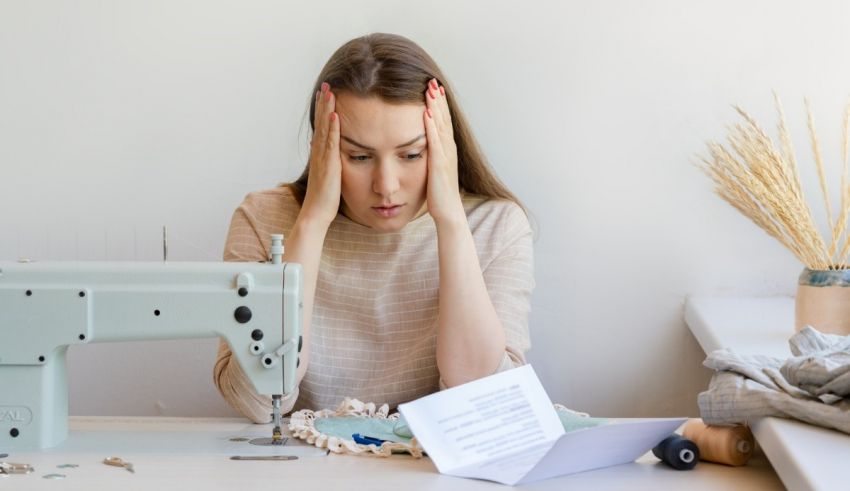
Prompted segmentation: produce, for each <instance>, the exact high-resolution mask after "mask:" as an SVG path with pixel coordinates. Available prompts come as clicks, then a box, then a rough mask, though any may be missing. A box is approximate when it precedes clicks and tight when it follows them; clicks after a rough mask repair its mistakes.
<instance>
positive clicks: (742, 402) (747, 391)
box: [698, 326, 850, 433]
mask: <svg viewBox="0 0 850 491" xmlns="http://www.w3.org/2000/svg"><path fill="white" fill-rule="evenodd" d="M789 344H790V346H791V352H792V354H794V355H796V356H794V357H792V358H789V359H787V360H783V359H780V358H774V357H770V356H760V355H741V354H738V353H735V352H733V351H732V350H729V349H721V350H716V351H714V352H713V353H711V354H710V355H709V356H708V358H706V360H705V362H704V363H703V364H704V365H705V366H706V367H708V368H711V369H714V370H716V371H717V372H716V373H715V374H714V376H713V377H712V379H711V383H710V384H709V388H708V390H707V391H705V392H703V393H701V394H699V397H698V403H699V408H700V414H701V416H702V418H703V420H704V421H705V422H706V423H708V424H740V423H748V422H749V421H750V420H752V419H754V418H760V417H764V416H778V417H785V418H794V419H799V420H801V421H805V422H807V423H811V424H815V425H818V426H824V427H827V428H834V429H837V430H839V431H843V432H845V433H850V399H848V398H847V396H848V393H849V392H850V336H836V335H830V334H822V333H820V332H818V331H817V330H815V329H813V328H812V327H810V326H806V327H805V328H804V329H802V330H801V331H800V332H798V333H797V334H795V335H794V336H792V337H791V339H790V340H789Z"/></svg>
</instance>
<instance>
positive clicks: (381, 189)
mask: <svg viewBox="0 0 850 491" xmlns="http://www.w3.org/2000/svg"><path fill="white" fill-rule="evenodd" d="M398 188H399V180H398V175H397V174H396V171H395V169H393V168H392V165H389V164H386V163H381V164H379V165H377V166H375V173H374V175H373V176H372V190H373V191H374V192H376V193H377V194H380V195H381V196H385V197H389V196H392V195H393V194H394V193H395V192H396V191H398Z"/></svg>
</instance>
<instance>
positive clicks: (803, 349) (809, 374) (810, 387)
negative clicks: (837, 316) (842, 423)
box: [780, 326, 850, 404]
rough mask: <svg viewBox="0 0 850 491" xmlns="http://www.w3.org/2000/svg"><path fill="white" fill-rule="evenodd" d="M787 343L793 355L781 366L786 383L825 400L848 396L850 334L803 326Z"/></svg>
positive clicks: (830, 402) (836, 400)
mask: <svg viewBox="0 0 850 491" xmlns="http://www.w3.org/2000/svg"><path fill="white" fill-rule="evenodd" d="M790 344H791V352H792V353H794V355H796V356H795V357H794V358H791V359H789V360H788V361H786V362H785V364H784V365H782V368H781V369H780V372H781V373H782V375H783V376H784V377H785V379H786V380H788V383H790V384H791V385H794V386H796V387H799V388H801V389H803V390H805V391H806V392H808V393H810V394H812V395H813V396H815V397H817V398H819V399H820V400H822V401H823V402H825V403H827V404H833V403H835V402H838V401H840V400H841V399H842V398H845V397H847V396H850V336H836V335H835V334H823V333H820V332H818V331H816V330H815V329H813V328H812V327H811V326H806V327H805V328H803V330H801V331H800V332H799V333H797V334H795V335H794V336H793V337H792V338H791V340H790Z"/></svg>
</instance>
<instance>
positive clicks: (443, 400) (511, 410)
mask: <svg viewBox="0 0 850 491" xmlns="http://www.w3.org/2000/svg"><path fill="white" fill-rule="evenodd" d="M399 411H401V413H402V414H403V415H404V417H405V419H406V420H407V423H408V424H409V425H410V429H411V430H412V431H413V434H414V435H416V438H417V439H418V440H419V442H420V443H421V444H422V446H423V447H424V448H425V450H426V451H427V452H428V455H429V456H430V457H431V460H433V461H434V464H435V465H436V466H437V468H438V469H439V470H440V472H442V473H444V474H451V475H457V476H463V477H475V478H481V479H489V480H494V481H498V482H509V481H513V482H516V481H518V480H519V479H520V478H522V477H523V476H525V475H526V474H527V473H528V471H530V470H531V469H532V468H533V467H534V466H535V465H537V463H538V462H539V460H540V459H541V458H542V457H543V456H544V455H545V454H546V452H547V451H548V450H549V449H550V448H551V447H552V445H554V443H555V441H557V439H558V437H560V436H561V435H563V434H564V427H563V425H562V424H561V420H560V419H559V418H558V415H557V413H556V412H555V410H554V409H553V408H552V402H551V401H550V400H549V397H548V396H547V395H546V391H545V390H544V389H543V386H542V385H541V384H540V380H539V379H538V378H537V376H536V375H535V373H534V370H533V369H532V368H531V366H530V365H524V366H522V367H519V368H515V369H513V370H508V371H505V372H501V373H497V374H495V375H491V376H489V377H485V378H482V379H479V380H476V381H474V382H470V383H468V384H463V385H461V386H458V387H455V388H452V389H448V390H444V391H442V392H437V393H435V394H431V395H429V396H426V397H423V398H421V399H417V400H415V401H413V402H410V403H407V404H401V405H400V406H399Z"/></svg>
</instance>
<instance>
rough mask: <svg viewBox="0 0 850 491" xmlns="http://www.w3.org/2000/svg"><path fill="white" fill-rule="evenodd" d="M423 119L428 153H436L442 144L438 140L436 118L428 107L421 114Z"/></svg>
mask: <svg viewBox="0 0 850 491" xmlns="http://www.w3.org/2000/svg"><path fill="white" fill-rule="evenodd" d="M423 118H424V119H425V137H426V138H427V140H428V153H429V154H432V155H437V154H439V153H440V152H442V150H443V144H442V142H441V141H440V133H439V131H438V129H437V120H436V115H435V114H434V110H433V109H431V108H430V107H429V108H427V109H426V110H425V113H424V114H423Z"/></svg>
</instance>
